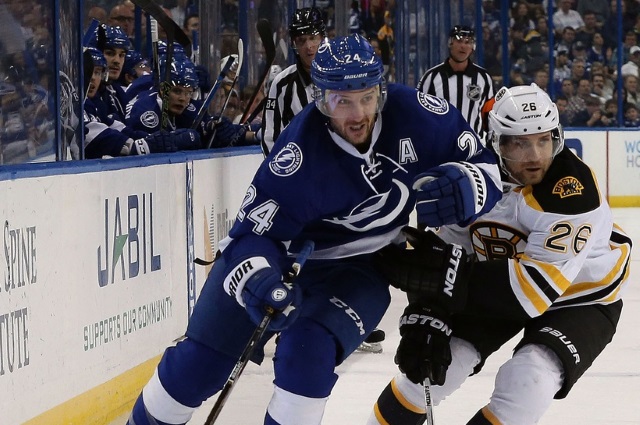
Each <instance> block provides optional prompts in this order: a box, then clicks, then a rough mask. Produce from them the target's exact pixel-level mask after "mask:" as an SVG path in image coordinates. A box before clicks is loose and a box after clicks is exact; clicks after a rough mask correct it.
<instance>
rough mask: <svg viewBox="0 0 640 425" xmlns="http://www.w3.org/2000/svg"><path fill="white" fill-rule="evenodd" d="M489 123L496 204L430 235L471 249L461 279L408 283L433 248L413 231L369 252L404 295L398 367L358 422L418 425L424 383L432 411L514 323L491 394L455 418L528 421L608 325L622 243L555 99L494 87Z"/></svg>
mask: <svg viewBox="0 0 640 425" xmlns="http://www.w3.org/2000/svg"><path fill="white" fill-rule="evenodd" d="M488 121H489V138H488V140H489V142H490V143H491V147H492V148H493V150H494V151H495V152H496V154H497V156H498V158H499V162H500V165H501V168H502V171H503V174H502V178H503V182H504V183H503V185H504V193H503V196H502V199H500V201H498V203H497V204H496V205H495V207H494V208H493V209H492V210H491V211H489V212H488V213H487V214H485V215H483V216H482V217H480V218H478V220H476V221H475V222H474V223H473V224H471V225H470V226H458V225H449V226H443V227H441V228H440V229H439V231H438V234H439V235H440V236H441V237H442V239H443V240H444V241H446V242H448V243H450V244H457V246H462V247H463V248H465V249H466V250H467V252H475V254H476V256H477V259H478V261H477V262H476V263H475V265H474V266H473V271H472V272H471V273H470V275H469V280H468V285H465V280H464V279H462V280H458V282H457V283H458V284H457V285H456V286H455V287H453V290H452V291H451V296H450V297H449V299H448V300H447V299H445V297H437V296H435V297H434V296H433V294H431V295H429V293H428V292H429V291H426V292H425V291H424V289H425V288H428V287H429V285H431V282H428V281H426V282H421V279H415V278H416V277H418V276H428V275H429V273H428V270H427V269H428V267H427V265H426V264H425V263H426V261H425V259H427V258H429V259H432V257H433V256H434V255H435V254H434V253H433V252H431V251H430V250H429V247H430V244H431V243H430V242H427V238H428V236H427V235H428V234H427V233H424V232H417V231H414V232H412V233H411V234H412V237H413V238H415V240H416V241H417V242H415V243H412V245H413V246H414V247H416V246H418V247H420V248H419V249H414V250H413V251H412V252H409V250H406V251H405V250H402V251H400V252H399V253H398V252H396V251H398V249H397V248H393V247H389V248H387V249H385V250H384V251H383V253H384V255H381V257H380V263H383V262H384V263H387V264H388V267H389V269H390V270H391V271H392V273H390V275H393V276H391V277H390V278H391V279H392V280H393V281H394V282H395V283H396V285H398V286H399V287H400V288H401V289H404V290H407V291H408V292H410V293H411V294H412V295H411V296H410V303H409V305H408V306H407V308H406V309H405V311H404V313H403V315H402V317H401V319H400V334H401V336H402V338H401V340H400V344H399V346H398V350H397V353H396V356H395V359H396V362H397V363H398V366H399V368H400V370H401V371H402V372H403V373H400V374H398V375H397V376H396V377H394V378H393V380H392V381H391V383H390V384H389V385H387V387H386V388H385V389H384V390H383V391H382V393H381V394H380V396H379V398H378V400H377V402H376V404H375V406H374V409H373V412H372V414H371V417H370V418H369V421H368V422H367V424H368V425H380V424H384V425H416V424H421V423H423V422H424V420H425V414H426V413H427V412H426V409H425V392H424V386H423V384H424V380H425V378H427V379H428V380H429V381H431V383H432V384H433V385H432V386H431V391H430V393H431V400H432V403H433V405H435V406H437V405H439V403H440V402H442V401H443V400H444V399H445V398H446V397H448V396H449V395H451V394H452V393H453V392H454V391H456V390H457V389H458V388H460V386H461V385H462V383H463V382H465V380H466V379H468V378H469V377H470V376H471V375H474V374H476V373H478V372H479V371H480V370H481V369H482V367H483V365H484V363H485V361H486V359H487V358H488V357H489V356H490V355H491V354H492V353H493V352H495V351H496V350H498V349H499V348H500V347H501V346H503V345H504V344H505V343H507V342H508V341H510V340H511V339H512V338H513V337H514V336H516V335H517V334H518V333H519V332H521V331H523V335H522V337H521V338H520V340H519V341H518V342H517V344H516V347H515V348H514V352H513V356H512V357H511V359H509V360H507V361H506V362H505V363H504V364H503V365H502V366H501V367H500V369H499V370H498V372H497V374H496V378H495V387H494V390H493V394H492V395H491V400H490V401H489V403H488V404H487V405H486V406H484V407H482V408H480V410H479V411H478V412H477V413H476V414H475V415H474V416H473V417H472V418H471V419H470V420H469V422H467V425H492V424H493V425H496V424H503V425H534V424H536V423H538V421H539V420H540V419H541V417H542V416H543V414H544V413H545V411H546V410H547V409H548V408H549V406H550V405H551V403H552V402H553V400H554V399H562V398H564V397H566V396H567V394H568V393H569V392H570V391H571V389H572V388H573V386H574V385H575V384H576V382H577V381H578V380H579V379H580V377H581V376H582V375H583V374H584V373H585V372H586V371H587V370H588V369H589V368H590V367H591V365H592V364H593V362H594V360H595V359H596V358H597V357H598V356H599V355H600V353H601V352H602V351H603V350H604V349H605V347H606V346H607V344H608V343H609V342H610V341H611V339H612V338H613V336H614V334H615V332H616V327H617V323H618V320H619V318H620V313H621V311H622V294H623V293H624V291H625V287H626V286H627V283H628V279H627V278H628V275H629V267H630V256H631V239H629V237H628V236H627V235H625V233H624V232H623V231H622V229H621V228H620V227H618V226H617V225H616V224H615V223H614V222H613V219H612V215H611V209H610V207H609V205H608V203H607V201H606V199H605V198H604V197H603V196H602V193H601V192H600V189H599V187H598V182H597V180H596V178H595V173H594V172H593V170H591V169H590V168H589V167H588V166H587V165H586V164H585V163H583V162H582V161H581V160H580V159H579V158H578V157H577V156H576V155H574V154H573V153H572V152H571V151H570V150H569V148H567V147H565V146H564V135H563V131H562V126H561V125H560V121H559V114H558V110H557V108H556V105H554V104H553V102H552V101H551V99H550V98H549V96H548V95H547V93H545V92H544V91H543V90H542V89H541V88H540V87H538V86H537V85H535V84H531V85H530V86H516V87H511V88H506V87H503V88H502V89H500V90H499V91H498V93H497V94H496V96H495V104H493V108H492V109H491V111H490V112H489V116H488ZM421 241H424V242H426V243H421ZM440 242H441V243H444V242H443V241H442V240H441V241H440ZM414 254H415V257H414ZM431 254H434V255H431ZM412 257H413V258H414V260H417V261H409V258H412ZM385 258H387V260H385ZM394 270H395V272H394ZM403 276H407V277H408V278H407V279H405V278H403ZM425 283H426V285H424V286H423V284H425ZM416 317H422V320H415V318H416ZM433 323H439V324H440V327H436V326H434V325H432V324H433ZM443 324H444V325H443ZM444 330H446V332H445V331H444ZM438 422H439V421H438ZM604 422H605V423H609V422H607V421H606V420H605V421H604ZM571 423H573V422H571Z"/></svg>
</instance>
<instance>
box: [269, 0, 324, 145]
mask: <svg viewBox="0 0 640 425" xmlns="http://www.w3.org/2000/svg"><path fill="white" fill-rule="evenodd" d="M326 36H327V29H326V26H325V24H324V21H323V20H322V12H320V9H317V8H315V7H305V8H302V9H297V10H296V11H295V12H294V13H293V16H292V18H291V24H290V25H289V38H290V39H291V47H292V48H293V51H294V52H295V54H296V63H295V64H293V65H291V66H289V67H288V68H286V69H285V70H284V71H282V72H281V73H280V74H278V75H277V76H276V78H275V79H274V80H273V83H272V84H271V87H270V89H269V95H268V96H267V102H266V105H265V109H264V115H263V120H262V134H263V138H262V151H263V152H264V154H265V155H267V154H268V153H269V152H270V151H271V149H272V148H273V144H274V143H275V141H276V139H277V138H278V136H279V135H280V132H281V131H282V130H284V128H285V127H286V126H287V125H288V124H289V123H290V122H291V120H292V119H293V117H294V116H295V115H297V114H298V113H299V112H300V111H302V108H304V107H305V106H307V104H308V103H309V102H311V101H312V100H313V84H312V83H311V75H310V74H309V72H310V70H311V62H312V61H313V58H314V57H315V56H316V53H317V51H318V46H320V42H321V41H322V40H323V39H324V38H325V37H326Z"/></svg>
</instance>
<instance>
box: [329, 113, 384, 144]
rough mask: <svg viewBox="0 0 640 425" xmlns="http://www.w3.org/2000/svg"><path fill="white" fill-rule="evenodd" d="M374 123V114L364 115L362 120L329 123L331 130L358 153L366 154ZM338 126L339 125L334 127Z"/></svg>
mask: <svg viewBox="0 0 640 425" xmlns="http://www.w3.org/2000/svg"><path fill="white" fill-rule="evenodd" d="M375 122H376V114H373V115H365V116H364V117H363V118H362V120H358V121H354V120H345V121H343V122H339V123H336V122H335V121H334V122H332V123H331V128H332V129H333V130H334V131H335V132H336V133H337V134H338V135H339V136H340V137H342V138H343V139H344V140H346V141H347V142H349V143H351V144H352V145H353V146H354V147H355V148H356V149H358V151H359V152H366V151H367V150H368V149H369V145H370V144H371V134H372V132H373V126H374V124H375ZM336 124H339V125H336Z"/></svg>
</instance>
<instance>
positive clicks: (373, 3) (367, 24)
mask: <svg viewBox="0 0 640 425" xmlns="http://www.w3.org/2000/svg"><path fill="white" fill-rule="evenodd" d="M368 3H369V7H368V8H362V12H363V14H364V19H363V20H362V21H363V29H364V31H365V33H366V34H367V36H371V35H376V34H377V33H378V30H379V29H380V28H382V26H383V25H384V12H385V3H384V0H369V1H368Z"/></svg>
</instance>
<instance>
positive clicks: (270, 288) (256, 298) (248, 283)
mask: <svg viewBox="0 0 640 425" xmlns="http://www.w3.org/2000/svg"><path fill="white" fill-rule="evenodd" d="M238 270H240V271H242V272H241V273H238V272H237V271H238ZM238 276H240V277H239V278H238ZM223 285H224V288H225V290H226V291H227V293H228V294H229V295H231V296H234V297H235V298H236V300H237V301H238V302H239V303H240V305H242V306H244V307H245V309H246V310H247V313H248V314H249V317H250V318H251V320H252V321H253V322H254V323H255V324H256V325H257V324H259V323H260V322H261V321H262V319H263V318H264V316H265V315H266V314H267V313H273V317H272V319H271V322H270V323H269V328H268V329H269V330H271V331H280V330H283V329H285V328H287V327H289V325H291V324H292V323H293V322H294V321H295V320H296V319H297V317H298V315H299V314H300V310H299V309H298V308H297V307H298V306H299V305H300V303H301V302H302V293H301V291H300V289H299V288H297V287H296V286H292V285H291V284H289V283H285V282H283V279H282V273H281V272H280V271H279V270H277V269H275V268H273V267H271V266H270V265H269V263H268V262H267V260H266V259H265V258H264V257H251V258H249V259H247V260H244V261H243V262H242V263H241V264H239V265H238V266H237V267H235V268H234V269H233V270H231V271H230V272H229V274H228V275H227V278H226V279H225V281H224V283H223Z"/></svg>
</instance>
